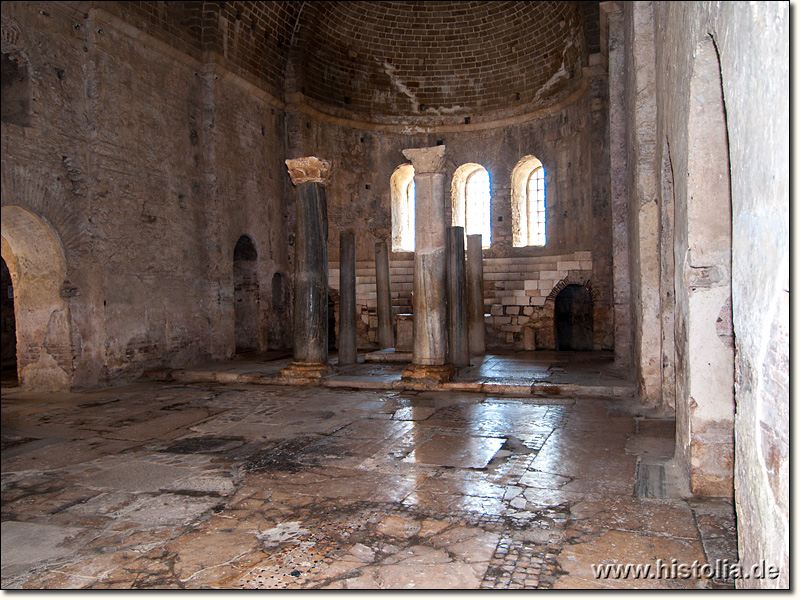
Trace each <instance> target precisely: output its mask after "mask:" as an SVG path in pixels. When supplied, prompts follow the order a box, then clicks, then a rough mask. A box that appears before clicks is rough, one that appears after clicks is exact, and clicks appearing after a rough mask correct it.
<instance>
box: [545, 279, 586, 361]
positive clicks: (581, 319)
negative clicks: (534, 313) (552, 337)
mask: <svg viewBox="0 0 800 600" xmlns="http://www.w3.org/2000/svg"><path fill="white" fill-rule="evenodd" d="M592 314H593V312H592V295H591V294H590V293H589V290H587V289H586V288H585V287H584V286H582V285H577V284H574V283H573V284H570V285H568V286H567V287H565V288H564V289H563V290H561V291H560V292H559V294H558V296H556V301H555V319H554V322H555V329H556V350H592V349H593V348H594V319H593V316H592Z"/></svg>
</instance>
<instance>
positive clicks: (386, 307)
mask: <svg viewBox="0 0 800 600" xmlns="http://www.w3.org/2000/svg"><path fill="white" fill-rule="evenodd" d="M375 283H376V285H377V288H378V347H379V348H380V349H381V350H383V349H386V348H394V329H393V328H392V289H391V277H390V275H389V246H388V244H387V243H386V242H377V243H376V244H375Z"/></svg>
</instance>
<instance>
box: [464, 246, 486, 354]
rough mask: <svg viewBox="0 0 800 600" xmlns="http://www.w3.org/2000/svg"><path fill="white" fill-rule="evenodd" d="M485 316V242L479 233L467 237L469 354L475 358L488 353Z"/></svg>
mask: <svg viewBox="0 0 800 600" xmlns="http://www.w3.org/2000/svg"><path fill="white" fill-rule="evenodd" d="M483 314H484V307H483V242H482V240H481V235H480V234H479V233H478V234H475V235H468V236H467V330H468V332H469V352H470V354H473V355H475V356H480V355H482V354H484V353H485V352H486V340H485V332H484V323H483Z"/></svg>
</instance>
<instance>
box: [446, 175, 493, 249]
mask: <svg viewBox="0 0 800 600" xmlns="http://www.w3.org/2000/svg"><path fill="white" fill-rule="evenodd" d="M451 208H452V214H453V219H452V221H453V225H455V226H457V227H463V228H464V234H465V235H475V234H480V236H481V245H482V246H483V247H484V248H488V247H489V246H491V244H492V194H491V182H490V179H489V172H488V171H487V170H486V169H484V168H483V167H482V166H481V165H479V164H476V163H467V164H465V165H461V166H460V167H459V168H458V169H456V172H455V173H453V184H452V189H451Z"/></svg>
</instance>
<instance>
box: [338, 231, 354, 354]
mask: <svg viewBox="0 0 800 600" xmlns="http://www.w3.org/2000/svg"><path fill="white" fill-rule="evenodd" d="M339 294H340V296H339V364H340V365H352V364H355V363H356V362H358V331H357V329H356V236H355V234H354V233H353V232H352V231H342V232H341V233H340V234H339Z"/></svg>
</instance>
